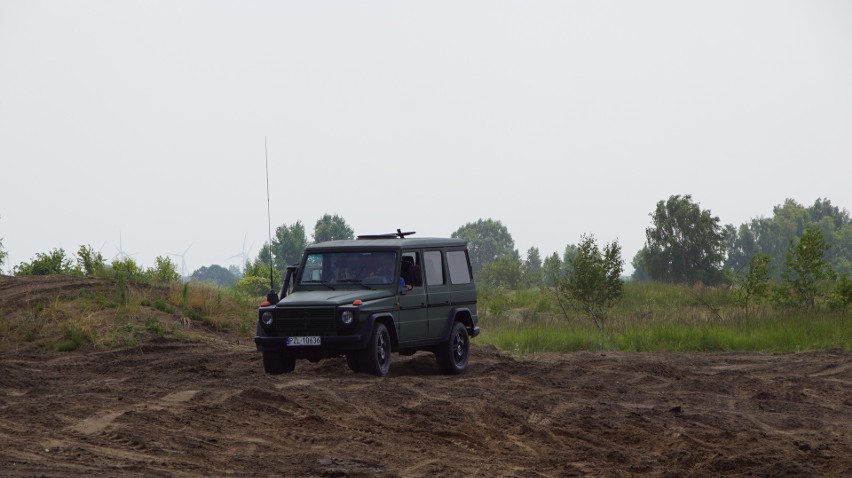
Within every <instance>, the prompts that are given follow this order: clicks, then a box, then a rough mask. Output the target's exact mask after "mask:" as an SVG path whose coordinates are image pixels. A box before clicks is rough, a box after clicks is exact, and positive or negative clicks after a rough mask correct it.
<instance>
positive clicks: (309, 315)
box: [275, 307, 337, 336]
mask: <svg viewBox="0 0 852 478" xmlns="http://www.w3.org/2000/svg"><path fill="white" fill-rule="evenodd" d="M334 311H335V309H334V307H298V308H295V307H294V308H289V307H288V308H282V309H276V310H275V330H276V331H277V332H278V335H290V336H304V335H336V334H337V326H336V325H335V323H334Z"/></svg>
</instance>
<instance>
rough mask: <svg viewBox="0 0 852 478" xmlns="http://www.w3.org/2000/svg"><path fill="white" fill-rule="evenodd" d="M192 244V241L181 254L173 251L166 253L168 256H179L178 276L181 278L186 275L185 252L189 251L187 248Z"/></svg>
mask: <svg viewBox="0 0 852 478" xmlns="http://www.w3.org/2000/svg"><path fill="white" fill-rule="evenodd" d="M193 244H195V243H194V242H193V243H192V244H190V245H189V247H187V248H186V249H184V250H183V253H182V254H175V253H174V252H167V253H166V254H168V255H170V256H175V257H180V276H181V278H184V277H186V253H187V252H188V251H189V249H190V248H191V247H192V245H193Z"/></svg>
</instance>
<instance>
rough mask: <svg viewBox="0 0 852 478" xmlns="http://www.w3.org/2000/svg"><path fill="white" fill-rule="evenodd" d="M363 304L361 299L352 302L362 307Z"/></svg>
mask: <svg viewBox="0 0 852 478" xmlns="http://www.w3.org/2000/svg"><path fill="white" fill-rule="evenodd" d="M361 304H363V302H361V299H355V300H353V301H352V305H361Z"/></svg>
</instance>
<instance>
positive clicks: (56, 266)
mask: <svg viewBox="0 0 852 478" xmlns="http://www.w3.org/2000/svg"><path fill="white" fill-rule="evenodd" d="M75 271H76V269H75V268H74V266H73V265H72V264H71V260H70V259H68V258H67V257H65V250H64V249H61V248H60V249H54V250H52V251H50V252H48V253H46V254H43V253H37V254H36V256H35V258H34V259H33V260H32V262H29V263H27V262H22V263H20V264H18V265H17V266H15V269H14V274H15V275H16V276H44V275H48V274H72V273H74V272H75Z"/></svg>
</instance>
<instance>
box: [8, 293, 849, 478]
mask: <svg viewBox="0 0 852 478" xmlns="http://www.w3.org/2000/svg"><path fill="white" fill-rule="evenodd" d="M2 289H3V284H2V282H0V299H2V296H3V292H2ZM8 297H9V295H8V294H7V296H6V298H7V299H6V300H7V304H8ZM474 341H475V339H474ZM393 359H394V363H393V365H392V366H391V373H390V375H389V376H388V377H386V378H383V379H379V378H376V377H372V376H367V375H360V374H353V373H352V372H350V371H349V370H348V368H347V367H346V363H345V360H343V359H335V360H327V361H323V362H320V363H318V364H310V363H308V362H299V363H298V364H297V369H296V372H295V373H293V374H290V375H283V376H279V377H271V376H267V375H265V374H264V373H263V370H262V369H263V367H262V364H261V361H260V356H259V354H258V353H257V352H255V350H254V345H253V343H252V342H251V341H250V340H248V339H236V338H234V337H233V336H229V335H216V334H210V335H209V339H208V340H207V341H205V342H201V343H200V342H184V341H177V340H167V339H157V340H151V341H147V342H145V343H144V344H143V345H141V346H139V347H136V348H129V349H119V350H111V351H92V350H89V351H75V352H68V353H59V352H45V351H42V350H39V349H36V348H35V347H21V348H17V349H9V350H5V351H3V352H0V476H12V477H23V476H48V477H75V476H328V477H337V476H365V477H366V476H369V477H383V476H401V477H409V476H450V475H456V476H484V477H485V476H487V477H491V476H517V477H536V476H554V477H556V476H635V475H648V476H672V477H681V476H718V475H726V476H730V475H739V476H767V477H769V476H772V477H793V476H852V353H850V352H842V351H834V352H808V353H800V354H785V355H773V354H751V353H750V354H743V353H729V354H680V353H678V354H664V353H613V352H605V353H600V352H595V353H592V352H580V353H571V354H558V355H546V356H538V357H534V358H527V359H523V360H518V359H515V358H512V357H511V356H509V355H506V354H504V353H501V352H499V351H497V350H495V349H493V348H490V347H485V346H474V347H473V348H472V356H471V365H470V367H469V369H468V370H467V372H466V373H465V374H464V375H462V376H458V377H448V376H443V375H440V374H439V373H438V367H437V365H436V363H435V360H434V358H433V356H432V355H431V354H427V353H422V352H421V353H418V354H416V355H414V356H413V357H400V356H397V355H394V357H393Z"/></svg>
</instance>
